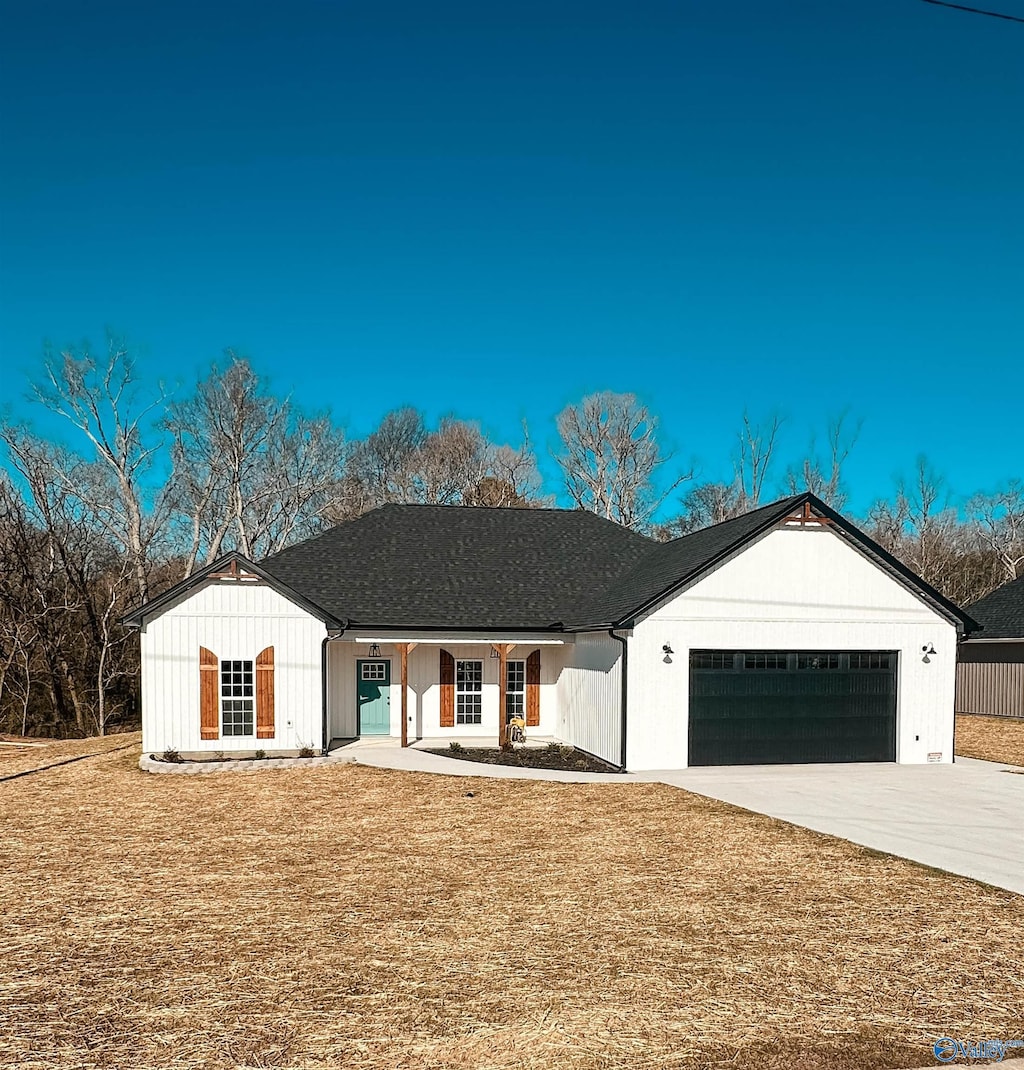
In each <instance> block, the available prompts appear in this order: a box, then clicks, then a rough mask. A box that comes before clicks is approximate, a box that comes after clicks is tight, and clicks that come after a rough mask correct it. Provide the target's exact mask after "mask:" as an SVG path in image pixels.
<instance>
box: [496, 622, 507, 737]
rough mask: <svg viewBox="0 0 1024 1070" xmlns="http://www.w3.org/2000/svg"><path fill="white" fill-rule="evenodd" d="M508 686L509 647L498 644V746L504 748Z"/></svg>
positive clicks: (504, 644)
mask: <svg viewBox="0 0 1024 1070" xmlns="http://www.w3.org/2000/svg"><path fill="white" fill-rule="evenodd" d="M507 685H508V645H507V644H506V643H499V644H498V746H499V747H504V746H505V740H506V739H507V738H508V731H507V726H506V724H505V688H506V686H507Z"/></svg>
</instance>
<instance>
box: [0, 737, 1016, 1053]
mask: <svg viewBox="0 0 1024 1070" xmlns="http://www.w3.org/2000/svg"><path fill="white" fill-rule="evenodd" d="M118 742H119V743H122V742H123V740H120V741H118ZM90 745H91V746H96V741H92V743H91V744H90ZM97 749H99V748H97ZM138 756H139V751H138V748H135V749H133V750H129V751H121V752H119V753H111V754H104V755H102V756H100V757H94V758H90V759H89V760H86V761H80V762H77V763H75V764H73V765H65V766H60V767H58V768H54V769H49V770H46V771H44V772H41V773H39V774H38V775H35V776H29V777H25V778H23V779H20V780H14V781H10V782H7V783H5V784H0V829H2V830H3V833H2V844H0V854H2V860H3V861H2V865H0V902H2V903H3V909H4V922H3V926H2V927H0V1066H4V1067H7V1066H12V1067H13V1066H17V1067H19V1068H22V1070H43V1068H46V1070H56V1068H58V1067H61V1068H68V1067H76V1068H82V1070H85V1068H89V1070H92V1068H100V1067H102V1068H104V1070H114V1068H132V1067H147V1068H156V1067H162V1068H167V1070H172V1068H182V1070H183V1068H186V1067H188V1068H198V1067H202V1068H203V1070H236V1068H238V1067H240V1066H245V1067H263V1068H285V1067H287V1068H289V1070H298V1068H300V1067H301V1068H302V1070H328V1068H330V1070H336V1068H338V1067H343V1066H344V1067H360V1068H362V1070H385V1068H387V1070H394V1068H396V1067H401V1068H402V1070H448V1068H459V1070H478V1068H481V1067H486V1068H488V1070H550V1068H551V1067H559V1068H565V1070H619V1068H622V1070H625V1068H629V1070H648V1068H651V1070H653V1068H655V1067H657V1068H659V1070H661V1068H667V1067H671V1068H672V1070H706V1068H708V1067H726V1066H727V1067H729V1068H730V1070H883V1068H892V1067H906V1066H921V1065H925V1064H929V1063H931V1064H933V1065H935V1062H934V1056H933V1055H932V1049H931V1046H932V1045H933V1044H934V1043H935V1041H936V1040H937V1039H938V1038H939V1037H942V1036H951V1037H955V1038H961V1037H962V1038H964V1039H965V1040H972V1039H974V1040H981V1039H986V1038H990V1037H997V1038H1004V1039H1012V1038H1017V1037H1020V1036H1021V1033H1022V1028H1024V1015H1022V1011H1021V1008H1022V1007H1024V974H1022V972H1021V966H1020V964H1021V951H1020V934H1021V932H1024V897H1022V896H1016V895H1012V894H1010V893H1008V892H1000V891H997V890H996V889H993V888H990V887H986V886H984V885H980V884H977V883H975V882H973V881H970V880H967V879H965V878H961V877H953V876H947V875H944V874H941V873H938V872H936V871H934V870H930V869H927V868H925V867H923V866H917V865H914V864H913V863H911V862H907V861H903V860H901V859H898V858H892V857H888V856H885V855H880V854H879V853H878V852H872V851H867V850H865V849H862V848H859V847H856V846H854V845H853V844H850V843H847V842H845V841H842V840H838V839H833V838H830V837H828V836H822V835H818V834H816V833H813V832H809V831H806V830H803V829H799V828H795V827H793V826H791V825H787V824H785V823H783V822H779V821H773V820H771V819H769V818H766V817H762V816H760V815H757V814H752V813H749V812H746V811H742V810H739V809H736V808H733V807H730V806H727V805H725V804H722V803H718V802H715V801H713V800H710V799H705V798H702V797H700V796H697V795H691V794H688V793H687V792H684V791H679V790H677V789H673V788H669V787H667V786H665V785H661V784H643V783H628V782H623V781H621V780H620V781H617V782H614V783H605V784H564V783H553V782H550V781H537V780H528V779H514V780H513V779H489V778H484V777H459V778H455V777H444V776H436V775H430V774H425V773H405V772H397V771H392V770H380V769H372V768H368V767H364V766H360V765H349V764H337V765H326V766H318V767H312V768H311V767H308V766H304V767H301V768H295V769H280V770H275V769H268V770H265V771H263V772H261V773H260V774H259V775H258V776H238V777H162V776H152V775H150V774H147V773H143V772H140V771H139V769H138V764H137V763H138ZM467 789H469V790H468V791H467Z"/></svg>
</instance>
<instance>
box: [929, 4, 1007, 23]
mask: <svg viewBox="0 0 1024 1070" xmlns="http://www.w3.org/2000/svg"><path fill="white" fill-rule="evenodd" d="M924 2H925V3H926V4H935V5H936V6H937V7H952V8H956V10H957V11H969V12H970V13H971V14H972V15H988V17H989V18H990V19H1006V21H1007V22H1024V18H1018V17H1017V16H1016V15H1004V14H1002V13H1001V12H999V11H982V9H981V8H980V7H965V6H964V5H963V4H950V3H948V2H947V0H924Z"/></svg>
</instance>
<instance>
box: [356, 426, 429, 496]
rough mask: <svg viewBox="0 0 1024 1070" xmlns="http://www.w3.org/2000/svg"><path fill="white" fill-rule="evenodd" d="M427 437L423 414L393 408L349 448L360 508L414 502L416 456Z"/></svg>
mask: <svg viewBox="0 0 1024 1070" xmlns="http://www.w3.org/2000/svg"><path fill="white" fill-rule="evenodd" d="M426 438H427V429H426V426H425V423H424V419H423V414H422V413H421V412H419V411H418V410H416V409H413V408H408V407H407V408H403V409H394V410H393V411H391V412H389V413H387V414H386V415H385V417H384V418H383V419H382V420H381V422H380V425H379V426H378V427H377V429H376V430H375V431H374V432H373V433H372V434H370V435H368V436H367V437H366V438H365V439H363V440H362V441H361V442H358V443H356V444H355V446H354V447H353V450H352V456H351V459H350V465H349V470H350V472H351V474H352V476H353V477H354V478H355V479H356V480H358V483H359V485H360V486H361V487H362V489H363V498H364V502H363V508H362V509H360V510H359V511H360V512H362V511H364V510H365V509H369V508H373V507H374V506H376V505H384V504H386V503H388V502H412V501H416V489H415V486H414V475H415V471H416V467H417V460H416V458H417V455H418V454H419V451H420V449H421V448H422V446H423V444H424V442H425V441H426Z"/></svg>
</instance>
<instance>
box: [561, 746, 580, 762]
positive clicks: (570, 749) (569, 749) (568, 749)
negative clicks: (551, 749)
mask: <svg viewBox="0 0 1024 1070" xmlns="http://www.w3.org/2000/svg"><path fill="white" fill-rule="evenodd" d="M575 753H576V748H575V747H574V746H573V745H572V744H571V743H560V744H559V745H558V754H559V756H560V757H561V758H563V759H564V760H565V761H568V760H569V759H570V758H571V757H572V756H573V755H574V754H575Z"/></svg>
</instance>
